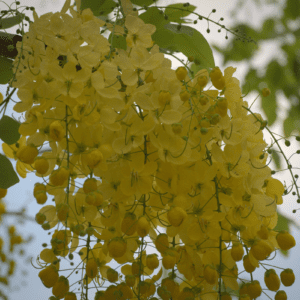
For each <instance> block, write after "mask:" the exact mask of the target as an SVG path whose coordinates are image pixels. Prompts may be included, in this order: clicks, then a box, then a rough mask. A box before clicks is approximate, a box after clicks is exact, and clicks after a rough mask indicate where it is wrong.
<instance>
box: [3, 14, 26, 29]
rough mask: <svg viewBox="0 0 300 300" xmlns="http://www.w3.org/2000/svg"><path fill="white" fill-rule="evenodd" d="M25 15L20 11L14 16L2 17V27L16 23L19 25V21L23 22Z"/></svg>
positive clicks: (8, 26)
mask: <svg viewBox="0 0 300 300" xmlns="http://www.w3.org/2000/svg"><path fill="white" fill-rule="evenodd" d="M24 17H25V15H24V14H21V13H19V14H18V15H16V16H14V17H9V18H2V19H0V29H7V28H11V27H13V26H15V25H18V24H19V23H21V22H22V20H23V19H24Z"/></svg>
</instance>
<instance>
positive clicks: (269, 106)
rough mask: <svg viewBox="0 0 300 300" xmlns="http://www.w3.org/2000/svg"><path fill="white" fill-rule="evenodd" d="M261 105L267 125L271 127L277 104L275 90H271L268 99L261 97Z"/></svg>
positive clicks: (274, 118)
mask: <svg viewBox="0 0 300 300" xmlns="http://www.w3.org/2000/svg"><path fill="white" fill-rule="evenodd" d="M261 105H262V108H263V110H264V112H265V114H266V115H267V118H268V125H269V126H271V125H272V124H273V123H274V122H275V120H276V118H277V115H276V110H277V102H276V93H275V90H273V89H271V94H270V95H269V96H268V97H265V98H264V97H262V100H261Z"/></svg>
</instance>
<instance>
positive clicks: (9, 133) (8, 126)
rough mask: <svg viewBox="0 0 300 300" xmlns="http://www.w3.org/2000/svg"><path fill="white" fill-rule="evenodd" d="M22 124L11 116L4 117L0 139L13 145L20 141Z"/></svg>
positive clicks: (0, 121) (0, 124)
mask: <svg viewBox="0 0 300 300" xmlns="http://www.w3.org/2000/svg"><path fill="white" fill-rule="evenodd" d="M20 125H21V124H20V123H19V122H17V121H15V120H14V119H13V118H11V117H9V116H5V115H4V116H3V117H2V119H1V120H0V139H1V140H2V141H3V142H4V143H6V144H8V145H12V144H14V143H16V142H17V141H18V140H19V139H20V134H19V127H20Z"/></svg>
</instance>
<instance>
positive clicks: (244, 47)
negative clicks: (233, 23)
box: [213, 24, 259, 64]
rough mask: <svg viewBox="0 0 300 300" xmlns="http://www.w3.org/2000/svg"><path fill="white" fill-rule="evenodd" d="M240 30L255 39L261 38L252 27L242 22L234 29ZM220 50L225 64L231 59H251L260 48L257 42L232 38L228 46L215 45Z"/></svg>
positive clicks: (240, 32)
mask: <svg viewBox="0 0 300 300" xmlns="http://www.w3.org/2000/svg"><path fill="white" fill-rule="evenodd" d="M236 30H238V31H239V35H245V36H246V37H248V38H249V37H251V38H252V39H254V40H258V39H259V34H258V33H257V32H256V31H255V30H254V29H253V28H251V27H249V26H247V25H245V24H241V25H239V26H237V27H235V28H234V29H233V31H236ZM213 48H214V49H216V50H217V51H218V52H220V53H221V54H222V56H223V57H224V64H226V63H227V62H229V61H241V60H244V59H250V58H251V57H252V56H253V55H254V53H255V51H257V50H258V45H256V44H255V43H249V42H244V43H243V42H242V41H240V40H238V39H234V40H232V42H231V43H229V45H228V46H227V47H226V48H219V47H217V46H215V45H214V46H213Z"/></svg>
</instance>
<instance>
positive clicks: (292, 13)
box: [284, 0, 300, 20]
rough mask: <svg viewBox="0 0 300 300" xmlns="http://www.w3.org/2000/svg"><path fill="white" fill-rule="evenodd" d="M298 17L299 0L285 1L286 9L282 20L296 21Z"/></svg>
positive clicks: (299, 9)
mask: <svg viewBox="0 0 300 300" xmlns="http://www.w3.org/2000/svg"><path fill="white" fill-rule="evenodd" d="M299 15H300V5H299V0H287V1H286V7H285V9H284V19H285V20H289V19H293V20H294V19H296V18H298V17H299Z"/></svg>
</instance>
